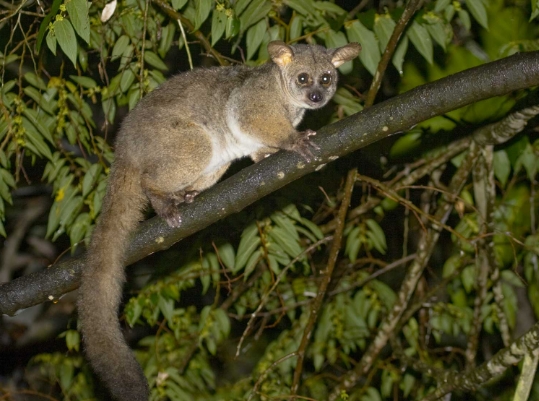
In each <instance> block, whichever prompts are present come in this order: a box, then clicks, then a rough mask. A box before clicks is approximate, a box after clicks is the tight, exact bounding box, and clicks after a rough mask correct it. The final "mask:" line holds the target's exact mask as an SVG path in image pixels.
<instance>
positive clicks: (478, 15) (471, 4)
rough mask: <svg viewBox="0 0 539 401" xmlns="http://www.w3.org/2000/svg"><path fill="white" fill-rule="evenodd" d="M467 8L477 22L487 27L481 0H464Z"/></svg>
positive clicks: (485, 11)
mask: <svg viewBox="0 0 539 401" xmlns="http://www.w3.org/2000/svg"><path fill="white" fill-rule="evenodd" d="M466 4H467V5H468V10H470V12H471V13H472V15H473V17H474V18H475V20H476V21H477V22H479V24H480V25H481V26H482V27H483V28H485V29H488V16H487V10H486V8H485V5H484V4H483V0H466Z"/></svg>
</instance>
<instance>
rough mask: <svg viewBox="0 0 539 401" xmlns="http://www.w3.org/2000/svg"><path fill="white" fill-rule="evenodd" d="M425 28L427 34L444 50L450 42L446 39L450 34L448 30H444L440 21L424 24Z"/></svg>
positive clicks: (448, 38)
mask: <svg viewBox="0 0 539 401" xmlns="http://www.w3.org/2000/svg"><path fill="white" fill-rule="evenodd" d="M425 28H427V31H428V32H429V34H430V36H431V37H432V38H433V39H434V40H435V41H436V43H438V44H439V45H440V46H442V48H443V49H444V50H445V49H446V45H447V43H449V41H450V39H451V38H450V37H448V33H449V32H451V31H450V30H446V29H445V25H444V23H443V21H442V20H441V19H439V20H437V21H435V22H432V23H429V24H425Z"/></svg>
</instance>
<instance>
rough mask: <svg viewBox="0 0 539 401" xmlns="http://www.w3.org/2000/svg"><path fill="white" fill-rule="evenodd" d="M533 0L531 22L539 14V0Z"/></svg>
mask: <svg viewBox="0 0 539 401" xmlns="http://www.w3.org/2000/svg"><path fill="white" fill-rule="evenodd" d="M531 1H532V13H531V16H530V22H531V21H532V20H534V19H535V18H537V16H538V15H539V0H531Z"/></svg>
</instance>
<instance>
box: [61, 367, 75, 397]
mask: <svg viewBox="0 0 539 401" xmlns="http://www.w3.org/2000/svg"><path fill="white" fill-rule="evenodd" d="M58 372H59V375H58V381H59V382H60V387H61V388H62V390H63V391H64V392H67V391H68V390H69V388H70V387H71V383H73V377H74V375H75V367H74V366H73V364H71V363H69V362H68V361H63V362H61V364H60V367H59V369H58Z"/></svg>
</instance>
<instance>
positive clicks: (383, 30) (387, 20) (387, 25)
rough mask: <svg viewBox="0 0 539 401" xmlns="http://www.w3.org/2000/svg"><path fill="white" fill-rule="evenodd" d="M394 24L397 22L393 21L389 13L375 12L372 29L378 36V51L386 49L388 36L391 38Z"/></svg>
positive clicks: (381, 51)
mask: <svg viewBox="0 0 539 401" xmlns="http://www.w3.org/2000/svg"><path fill="white" fill-rule="evenodd" d="M395 25H397V24H396V23H395V21H393V19H392V18H391V15H389V14H382V15H378V14H377V15H376V17H375V18H374V27H373V30H374V33H375V34H376V37H377V38H378V46H379V48H380V53H383V52H384V50H385V49H386V46H387V43H388V42H389V38H391V35H392V34H393V30H394V29H395Z"/></svg>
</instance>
